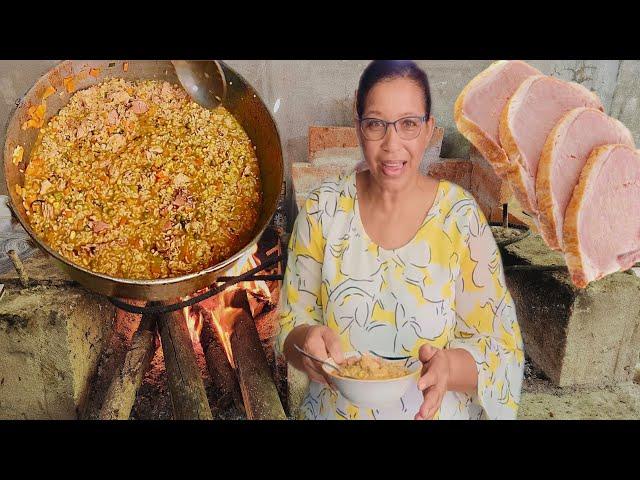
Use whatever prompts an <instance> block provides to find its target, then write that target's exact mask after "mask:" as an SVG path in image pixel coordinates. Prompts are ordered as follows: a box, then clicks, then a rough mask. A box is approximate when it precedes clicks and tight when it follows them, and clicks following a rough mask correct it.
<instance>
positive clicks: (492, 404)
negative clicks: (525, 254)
mask: <svg viewBox="0 0 640 480" xmlns="http://www.w3.org/2000/svg"><path fill="white" fill-rule="evenodd" d="M473 206H474V207H473V208H471V209H470V210H469V212H468V216H469V218H468V226H469V229H468V233H467V234H466V235H464V237H466V238H465V241H464V247H463V248H462V251H461V258H460V270H459V274H458V277H457V279H456V294H455V295H456V296H455V310H456V324H455V328H454V339H453V340H452V341H451V342H450V343H449V348H463V349H465V350H467V351H468V352H469V353H470V354H471V355H472V356H473V358H474V360H475V362H476V365H477V368H478V389H477V392H475V393H474V395H472V396H471V401H472V402H473V403H474V404H476V405H478V406H480V407H481V408H482V411H483V412H482V414H481V416H482V417H483V418H490V419H514V418H516V415H517V411H518V405H519V403H520V390H521V387H522V379H523V373H524V349H523V343H522V337H521V335H520V329H519V326H518V322H517V319H516V310H515V305H514V302H513V299H512V298H511V294H510V293H509V291H508V289H507V287H506V283H505V278H504V269H503V266H502V259H501V257H500V252H499V250H498V247H497V245H496V242H495V239H494V238H493V234H492V232H491V228H490V227H489V225H488V223H487V221H486V219H485V217H484V214H483V213H482V211H481V210H480V209H479V208H478V206H477V204H476V203H475V201H474V202H473Z"/></svg>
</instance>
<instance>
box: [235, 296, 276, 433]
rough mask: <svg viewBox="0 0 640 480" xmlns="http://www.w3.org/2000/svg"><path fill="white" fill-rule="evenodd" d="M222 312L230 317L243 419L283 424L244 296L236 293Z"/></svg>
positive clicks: (273, 388)
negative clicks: (275, 421)
mask: <svg viewBox="0 0 640 480" xmlns="http://www.w3.org/2000/svg"><path fill="white" fill-rule="evenodd" d="M231 307H234V308H228V309H227V310H226V312H227V315H231V316H233V333H232V334H231V350H232V352H233V359H234V363H235V365H236V371H237V372H238V380H239V383H240V390H241V392H242V399H243V401H244V407H245V411H246V413H247V418H248V419H250V420H286V418H287V417H286V415H285V413H284V408H283V407H282V402H281V401H280V397H279V396H278V390H277V389H276V386H275V384H274V382H273V377H272V376H271V370H270V368H269V365H268V363H267V359H266V357H265V354H264V350H263V349H262V345H261V343H260V338H259V337H258V331H257V330H256V325H255V322H254V320H253V318H252V317H251V314H250V313H249V312H250V309H249V302H248V300H247V292H246V291H245V290H242V289H238V290H237V291H236V292H235V294H234V296H233V298H232V302H231Z"/></svg>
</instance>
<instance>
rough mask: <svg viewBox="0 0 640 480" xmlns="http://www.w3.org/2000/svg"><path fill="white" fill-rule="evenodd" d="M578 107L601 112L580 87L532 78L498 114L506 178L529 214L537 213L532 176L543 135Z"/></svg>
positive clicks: (592, 97)
mask: <svg viewBox="0 0 640 480" xmlns="http://www.w3.org/2000/svg"><path fill="white" fill-rule="evenodd" d="M578 107H590V108H596V109H599V110H603V107H602V103H601V102H600V99H599V98H598V96H597V95H595V94H594V93H592V92H590V91H589V90H588V89H586V88H585V87H583V86H582V85H578V84H577V83H569V82H564V81H562V80H559V79H557V78H553V77H548V76H546V75H535V76H532V77H529V78H527V79H526V80H525V81H524V82H522V83H521V84H520V86H519V87H518V89H517V90H516V92H515V93H514V94H513V96H512V97H511V98H510V99H509V102H508V103H507V105H506V106H505V108H504V110H503V111H502V116H501V118H500V143H501V145H502V148H504V150H505V151H506V152H507V155H508V157H509V161H510V165H511V169H510V170H509V173H508V175H507V178H508V180H509V182H511V188H512V189H513V193H514V195H515V197H516V198H517V199H518V201H519V202H520V205H521V207H522V208H523V209H524V210H526V211H528V212H529V213H533V214H536V213H537V211H538V208H537V203H538V202H537V201H536V190H535V186H536V174H537V173H538V162H539V160H540V155H541V154H542V147H543V146H544V143H545V141H546V139H547V136H548V135H549V133H550V132H551V130H553V127H554V126H555V125H556V123H558V121H559V120H560V119H561V118H562V116H563V115H564V114H566V113H567V112H568V111H569V110H572V109H574V108H578Z"/></svg>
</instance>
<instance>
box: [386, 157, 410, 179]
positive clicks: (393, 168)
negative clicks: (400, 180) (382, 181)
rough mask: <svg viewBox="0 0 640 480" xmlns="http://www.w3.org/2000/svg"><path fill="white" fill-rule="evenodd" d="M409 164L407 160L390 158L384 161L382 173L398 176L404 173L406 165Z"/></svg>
mask: <svg viewBox="0 0 640 480" xmlns="http://www.w3.org/2000/svg"><path fill="white" fill-rule="evenodd" d="M406 164H407V161H393V160H388V161H385V162H382V173H384V174H385V175H387V176H388V177H397V176H400V175H402V172H403V171H404V170H405V169H404V166H405V165H406Z"/></svg>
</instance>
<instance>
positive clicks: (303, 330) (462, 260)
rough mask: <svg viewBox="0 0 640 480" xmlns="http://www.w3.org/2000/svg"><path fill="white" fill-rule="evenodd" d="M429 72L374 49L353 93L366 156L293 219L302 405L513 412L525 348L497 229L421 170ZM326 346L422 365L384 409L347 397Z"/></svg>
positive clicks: (334, 413) (445, 414) (293, 333)
mask: <svg viewBox="0 0 640 480" xmlns="http://www.w3.org/2000/svg"><path fill="white" fill-rule="evenodd" d="M430 110H431V95H430V90H429V83H428V80H427V76H426V74H425V73H424V72H423V71H422V70H421V69H420V68H419V67H418V66H417V65H416V64H415V63H413V62H409V61H374V62H372V63H371V64H370V65H369V66H368V67H367V68H366V69H365V71H364V72H363V74H362V77H361V79H360V84H359V87H358V91H357V94H356V111H357V119H356V126H357V131H358V138H359V141H360V145H361V147H362V152H363V154H364V159H365V162H366V168H365V169H363V170H362V171H359V170H360V169H357V170H358V171H355V170H354V172H352V173H350V174H348V175H346V176H344V177H342V178H339V179H337V180H333V181H326V182H324V183H323V184H322V185H321V186H320V187H319V188H317V189H316V190H314V191H313V192H312V193H311V194H310V195H309V197H308V198H307V200H306V202H305V204H304V206H303V208H302V209H301V211H300V214H299V216H298V218H297V220H296V223H295V226H294V230H293V234H292V237H291V241H290V244H289V259H288V264H287V269H286V273H285V279H284V283H283V289H282V296H281V307H282V314H281V323H280V327H281V328H280V332H279V336H278V342H277V349H278V350H279V351H280V352H282V353H283V354H284V355H285V357H286V359H287V360H288V361H289V362H290V363H291V364H292V365H293V366H294V367H295V368H297V369H299V370H302V371H304V372H306V373H307V374H308V376H309V378H310V380H311V382H310V385H309V391H308V393H307V395H306V397H305V400H304V401H303V404H302V406H301V411H302V414H303V416H304V418H309V419H331V418H349V419H350V418H360V419H383V418H386V419H432V418H440V419H453V418H460V419H469V418H473V419H476V418H515V416H516V412H517V407H518V402H519V399H520V388H521V384H522V377H523V363H524V354H523V347H522V339H521V336H520V331H519V327H518V324H517V321H516V313H515V307H514V304H513V300H512V298H511V296H510V294H509V292H508V290H507V288H506V285H505V280H504V273H503V268H502V263H501V258H500V254H499V252H498V250H497V247H496V243H495V241H494V238H493V235H492V233H491V229H490V228H489V226H488V224H487V221H486V219H485V217H484V215H483V214H482V212H481V210H480V209H479V208H478V205H477V203H476V202H475V200H474V199H473V197H472V196H471V195H470V194H469V193H468V192H466V191H465V190H464V189H462V188H461V187H459V186H458V185H455V184H454V183H451V182H448V181H438V180H436V179H434V178H431V177H428V176H424V175H422V174H421V173H420V170H419V165H420V162H421V160H422V158H423V155H424V152H425V149H426V147H427V145H428V143H429V140H430V138H431V135H432V133H433V129H434V119H433V117H431V115H430ZM294 345H298V346H300V347H302V348H304V349H306V350H307V351H308V352H310V353H312V354H314V355H316V356H318V357H320V358H327V357H329V356H331V357H333V358H334V359H335V360H336V361H337V362H341V361H342V360H343V358H344V357H343V352H344V351H352V350H358V351H361V352H374V354H375V353H378V354H383V355H389V354H392V355H396V356H411V357H412V358H415V360H414V361H420V362H422V363H423V369H422V376H421V377H420V379H419V381H418V384H417V386H416V387H412V388H411V389H410V390H409V391H408V392H407V393H406V394H405V395H404V397H403V398H402V399H401V400H400V401H399V402H398V403H397V404H396V405H392V406H390V407H387V408H384V409H364V408H359V407H357V406H355V405H352V404H351V403H350V402H349V401H348V400H346V399H345V398H344V397H342V395H340V394H339V392H336V391H334V389H333V388H331V387H330V385H328V384H327V378H326V377H325V374H324V373H323V371H322V369H321V368H320V365H318V363H317V362H314V361H312V360H309V359H308V358H307V357H304V356H302V355H300V354H299V353H298V352H297V351H296V349H295V348H294Z"/></svg>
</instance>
